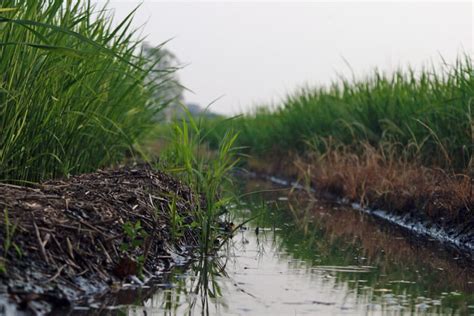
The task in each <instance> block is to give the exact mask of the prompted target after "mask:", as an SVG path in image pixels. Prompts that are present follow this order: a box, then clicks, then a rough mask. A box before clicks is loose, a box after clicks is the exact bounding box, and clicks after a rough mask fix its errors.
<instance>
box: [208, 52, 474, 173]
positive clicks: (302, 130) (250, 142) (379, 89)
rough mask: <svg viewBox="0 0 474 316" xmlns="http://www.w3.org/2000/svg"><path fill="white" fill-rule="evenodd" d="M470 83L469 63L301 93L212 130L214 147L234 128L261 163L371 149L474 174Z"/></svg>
mask: <svg viewBox="0 0 474 316" xmlns="http://www.w3.org/2000/svg"><path fill="white" fill-rule="evenodd" d="M473 75H474V73H473V66H472V59H471V57H470V56H468V55H465V56H463V57H461V58H459V59H458V60H457V62H456V63H455V64H454V65H446V64H444V65H443V66H442V67H441V68H439V67H438V68H437V70H436V69H435V67H432V68H424V69H423V70H422V71H419V72H416V71H414V70H412V69H408V70H405V71H402V70H400V71H397V72H395V73H394V74H391V75H387V74H384V73H381V72H379V71H375V72H374V73H373V74H372V75H371V76H369V77H367V78H364V79H362V80H352V81H351V80H341V81H340V82H337V83H334V84H333V85H332V86H330V87H329V88H303V89H301V90H300V91H298V92H297V93H295V94H293V95H291V96H289V97H287V99H286V100H284V101H283V102H282V104H280V105H279V106H277V107H274V108H273V109H269V108H260V109H258V110H256V111H255V112H254V113H252V114H247V115H244V116H242V117H237V118H235V119H234V120H230V121H228V124H227V125H222V124H220V123H219V124H215V123H213V122H212V121H211V122H208V125H209V126H210V127H209V128H210V129H212V130H214V131H213V132H212V133H211V135H210V137H209V140H210V142H211V143H213V142H215V141H217V140H218V139H219V138H220V137H221V136H220V135H223V134H224V133H225V130H226V129H227V128H229V127H230V126H231V127H232V128H234V129H235V130H237V131H239V132H240V136H239V139H238V144H239V145H241V146H247V148H248V151H249V152H250V153H251V154H254V155H257V156H263V155H268V154H273V155H274V157H278V155H286V154H287V153H288V152H290V151H293V152H298V153H305V152H307V151H309V150H317V151H320V152H324V151H325V150H326V149H327V148H328V146H339V145H344V146H349V147H351V148H352V149H353V150H354V151H355V152H357V151H358V150H362V146H359V145H360V144H361V143H369V144H371V145H372V146H374V147H376V148H381V149H382V150H383V151H386V152H390V153H392V154H393V153H396V154H399V155H403V156H404V157H405V158H406V159H419V160H420V161H421V162H422V163H424V164H428V165H436V166H440V167H443V168H451V167H452V168H456V169H465V168H468V167H469V166H471V167H472V166H473V162H472V160H473V150H474V119H473V117H474V76H473ZM214 125H215V126H214Z"/></svg>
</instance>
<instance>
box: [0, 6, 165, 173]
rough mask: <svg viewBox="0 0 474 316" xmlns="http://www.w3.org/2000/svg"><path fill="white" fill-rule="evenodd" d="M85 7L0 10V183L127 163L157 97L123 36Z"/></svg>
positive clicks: (133, 43) (123, 29)
mask: <svg viewBox="0 0 474 316" xmlns="http://www.w3.org/2000/svg"><path fill="white" fill-rule="evenodd" d="M132 17H133V12H132V13H131V14H130V15H129V16H127V17H126V18H125V19H124V20H123V21H120V22H119V23H115V24H114V23H113V21H112V16H111V14H110V12H109V11H107V10H106V8H105V7H104V8H97V7H95V6H93V5H92V4H91V2H90V1H67V0H40V1H38V0H26V1H20V0H4V1H2V2H1V4H0V73H1V75H0V131H1V133H0V180H1V181H15V180H22V181H39V180H42V179H47V178H52V177H56V176H67V175H69V174H72V173H80V172H86V171H92V170H95V169H97V168H98V167H102V166H106V165H110V164H113V163H117V162H120V161H122V160H123V159H124V157H126V156H130V155H132V154H133V148H134V146H135V144H136V143H137V142H138V141H139V140H140V139H141V138H142V137H143V135H144V133H146V132H147V130H148V128H149V127H150V126H151V124H152V123H153V117H154V116H155V114H156V112H157V110H158V109H159V108H158V106H156V105H155V104H153V102H150V96H151V95H152V91H154V90H156V89H161V88H162V87H160V86H157V85H156V83H154V82H148V81H147V80H145V78H146V77H147V74H148V72H149V71H151V70H150V69H151V67H150V63H149V62H147V60H145V58H144V57H142V55H141V53H140V47H141V39H139V38H138V37H137V36H136V34H135V33H136V32H135V30H134V29H132V28H131V20H132Z"/></svg>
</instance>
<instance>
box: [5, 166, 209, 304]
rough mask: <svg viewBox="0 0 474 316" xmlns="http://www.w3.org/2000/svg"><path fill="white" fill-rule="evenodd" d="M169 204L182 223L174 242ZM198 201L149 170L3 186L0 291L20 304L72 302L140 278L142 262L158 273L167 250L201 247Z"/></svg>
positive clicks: (174, 182)
mask: <svg viewBox="0 0 474 316" xmlns="http://www.w3.org/2000/svg"><path fill="white" fill-rule="evenodd" d="M172 203H175V205H176V208H175V210H176V213H175V215H174V216H177V215H176V214H179V218H180V221H181V222H182V224H183V225H182V230H181V231H180V232H179V234H174V238H173V237H172V235H173V233H172V232H171V228H170V226H171V225H170V222H171V212H170V209H171V208H170V205H171V204H172ZM196 203H202V202H201V199H200V197H199V196H197V195H195V194H194V193H193V192H192V191H191V190H190V189H189V187H187V186H185V185H183V184H182V183H180V182H179V181H177V180H175V179H173V178H172V177H170V176H168V175H166V174H164V173H161V172H159V171H155V170H152V169H151V168H149V167H146V166H137V167H123V168H120V169H115V170H100V171H98V172H96V173H91V174H84V175H79V176H75V177H72V178H70V179H67V180H58V181H49V182H45V183H43V184H40V185H37V186H35V187H22V186H16V185H11V184H0V210H1V212H2V213H3V214H2V215H1V216H0V248H1V249H0V255H1V256H2V257H1V260H2V262H1V263H2V266H3V269H4V272H3V273H2V274H1V279H0V293H1V292H3V293H7V292H8V293H9V294H10V296H11V297H12V298H13V299H15V300H17V302H20V303H23V304H28V301H30V300H34V299H43V300H48V297H54V298H58V297H59V298H61V297H63V298H65V299H67V300H70V299H77V298H79V297H81V296H83V295H84V294H90V293H94V292H98V291H103V290H104V289H107V288H108V286H107V285H110V284H112V283H113V282H114V281H119V280H121V279H123V278H125V277H127V276H129V275H136V274H138V273H140V267H141V264H140V263H139V262H140V257H141V260H142V261H143V271H144V274H145V275H147V276H150V275H153V274H155V273H156V272H159V271H163V270H164V269H167V268H169V266H170V265H171V264H173V261H172V259H171V254H172V253H181V254H182V255H188V254H189V251H188V250H189V249H190V248H192V247H195V246H197V244H198V242H197V238H198V237H197V236H198V233H199V231H198V230H197V229H196V228H192V227H193V226H192V225H190V224H191V223H192V222H194V220H195V212H196V210H197V209H198V205H197V204H196ZM138 223H139V224H138ZM31 293H35V294H34V295H32V294H31Z"/></svg>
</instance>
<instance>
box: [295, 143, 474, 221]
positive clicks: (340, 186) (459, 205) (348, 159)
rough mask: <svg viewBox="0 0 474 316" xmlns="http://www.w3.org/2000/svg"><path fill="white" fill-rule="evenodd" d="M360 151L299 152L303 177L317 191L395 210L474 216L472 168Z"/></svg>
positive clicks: (446, 217)
mask: <svg viewBox="0 0 474 316" xmlns="http://www.w3.org/2000/svg"><path fill="white" fill-rule="evenodd" d="M363 148H364V150H363V151H362V152H361V154H354V153H353V151H351V150H350V149H348V148H344V147H342V148H338V149H333V150H329V151H327V152H326V153H325V154H312V155H311V156H310V157H307V158H305V159H302V158H297V159H296V160H295V163H294V165H295V166H296V169H297V170H299V174H300V177H304V178H305V179H309V181H310V182H311V183H312V184H313V185H314V186H316V188H317V189H318V190H319V191H322V192H329V193H331V194H335V195H337V196H340V197H345V198H348V199H349V200H351V201H355V202H359V203H361V204H362V205H365V206H370V207H373V208H382V209H386V210H389V211H394V212H397V213H406V212H411V213H413V214H420V215H422V214H423V215H425V214H426V215H428V216H429V217H430V218H432V219H434V220H437V221H438V220H441V221H443V222H445V221H449V222H451V223H458V224H461V223H466V222H469V220H472V219H474V215H473V214H474V213H473V212H474V185H473V176H472V170H471V171H470V172H469V170H466V171H465V172H462V173H454V172H449V171H446V170H443V169H438V168H428V167H425V166H423V165H421V164H420V163H418V162H413V161H410V162H407V161H404V160H403V159H398V158H397V157H395V156H393V155H391V156H387V155H386V154H383V153H382V151H381V150H377V149H375V148H373V147H371V146H370V145H364V146H363Z"/></svg>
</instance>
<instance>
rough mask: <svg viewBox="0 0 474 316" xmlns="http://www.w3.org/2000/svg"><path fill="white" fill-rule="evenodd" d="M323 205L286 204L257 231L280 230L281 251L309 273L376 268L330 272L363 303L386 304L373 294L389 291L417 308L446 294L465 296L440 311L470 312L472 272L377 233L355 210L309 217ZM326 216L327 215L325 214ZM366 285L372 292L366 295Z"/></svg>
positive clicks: (445, 303)
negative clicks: (422, 299) (365, 268)
mask: <svg viewBox="0 0 474 316" xmlns="http://www.w3.org/2000/svg"><path fill="white" fill-rule="evenodd" d="M262 205H264V204H262V203H261V201H259V202H257V209H259V211H261V209H262ZM320 206H321V204H315V205H309V206H307V207H306V208H302V207H301V206H298V205H291V206H287V205H285V206H282V205H281V203H280V208H274V207H273V206H270V207H267V208H266V212H267V213H266V215H264V216H261V217H260V218H259V221H258V226H261V227H278V228H280V230H275V235H276V236H277V237H278V238H276V243H277V245H276V247H277V250H278V251H280V252H282V253H289V254H290V255H291V257H293V258H296V259H301V260H303V261H304V262H306V264H304V267H305V268H306V269H310V268H311V267H312V266H314V265H315V264H316V265H319V266H341V267H344V266H352V265H367V266H373V267H374V268H373V269H370V272H368V273H343V272H342V273H341V272H330V273H331V274H332V275H333V276H334V277H335V278H336V282H337V283H339V284H347V286H348V287H349V288H351V289H352V290H354V291H355V292H356V293H357V296H358V299H359V300H360V302H371V301H372V302H377V301H383V295H386V294H387V293H385V292H383V291H381V292H376V291H374V290H376V289H390V293H391V294H393V295H403V296H406V299H407V300H409V301H410V305H414V304H415V303H416V300H415V299H416V298H417V297H419V296H424V297H432V298H439V297H441V296H442V293H443V292H454V291H463V292H464V293H461V294H460V295H448V296H446V297H445V298H443V299H442V303H443V306H442V307H439V308H440V311H441V310H443V311H446V310H447V309H449V308H453V309H454V310H457V311H467V305H468V304H469V303H470V304H472V302H474V295H473V294H469V293H472V287H473V285H472V284H468V283H467V280H466V279H467V278H466V276H468V275H470V274H469V270H463V268H462V267H461V266H458V265H456V264H453V263H452V262H450V261H449V259H448V260H444V259H442V258H439V257H438V256H433V254H432V253H431V252H430V250H428V249H426V248H424V247H417V246H416V245H413V244H411V243H409V242H407V241H406V240H404V239H403V240H397V239H394V235H395V236H397V234H396V233H390V234H387V233H384V232H383V231H380V230H378V229H374V224H372V222H370V221H368V219H366V218H364V217H361V216H360V215H359V214H358V213H356V212H354V211H352V210H341V211H339V212H337V214H336V213H334V212H335V211H336V210H331V213H326V214H325V215H319V216H315V217H313V218H312V219H310V217H309V216H308V214H309V213H312V214H317V213H318V212H315V209H317V208H319V207H320ZM324 207H325V208H327V207H328V206H327V205H326V206H324ZM285 209H286V211H285ZM288 209H290V211H288ZM301 213H303V215H302V214H301ZM321 213H322V214H324V213H325V212H324V210H321V212H319V214H321ZM302 218H306V220H302ZM288 223H291V224H290V225H289V224H288ZM354 236H357V237H354ZM362 258H366V259H365V260H362ZM438 268H440V269H442V270H438ZM397 281H412V282H415V283H408V282H397ZM362 286H368V287H369V288H368V289H365V290H364V289H361V287H362Z"/></svg>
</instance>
